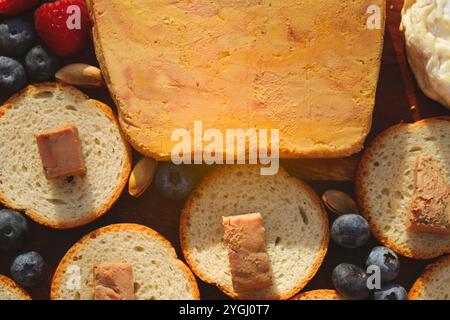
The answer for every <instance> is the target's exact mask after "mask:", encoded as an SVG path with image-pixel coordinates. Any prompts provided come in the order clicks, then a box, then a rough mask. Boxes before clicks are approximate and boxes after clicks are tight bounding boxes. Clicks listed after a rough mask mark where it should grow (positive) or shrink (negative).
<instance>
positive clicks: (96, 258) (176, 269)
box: [50, 224, 200, 300]
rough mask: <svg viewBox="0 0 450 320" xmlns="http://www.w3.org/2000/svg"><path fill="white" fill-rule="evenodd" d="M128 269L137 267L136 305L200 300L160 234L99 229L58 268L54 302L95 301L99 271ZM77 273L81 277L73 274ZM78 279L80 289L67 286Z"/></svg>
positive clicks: (130, 227) (129, 227)
mask: <svg viewBox="0 0 450 320" xmlns="http://www.w3.org/2000/svg"><path fill="white" fill-rule="evenodd" d="M99 263H127V264H130V265H131V267H132V270H133V271H132V273H133V277H134V280H133V281H134V294H135V297H136V299H137V300H198V299H200V292H199V289H198V286H197V282H196V280H195V277H194V275H193V274H192V272H191V270H189V268H188V267H187V266H186V265H185V264H184V263H183V262H182V261H181V260H179V259H178V258H177V255H176V252H175V249H174V248H173V246H172V245H171V244H170V242H169V241H168V240H166V239H165V238H164V237H163V236H162V235H160V234H159V233H158V232H156V231H154V230H153V229H150V228H148V227H146V226H143V225H138V224H114V225H109V226H106V227H103V228H100V229H97V230H95V231H93V232H91V233H89V234H87V235H86V236H84V237H83V238H82V239H81V240H79V241H78V242H77V243H75V244H74V245H73V246H72V248H70V249H69V251H67V253H66V254H65V256H64V257H63V259H62V260H61V262H60V263H59V265H58V268H57V269H56V272H55V274H54V276H53V280H52V284H51V293H50V298H51V299H52V300H92V299H93V298H94V287H95V283H94V265H96V264H99ZM74 272H76V274H75V273H74ZM73 275H75V276H79V277H80V278H79V280H80V281H79V282H78V283H79V284H80V286H79V287H76V286H68V285H67V284H68V283H70V279H71V278H70V277H71V276H73Z"/></svg>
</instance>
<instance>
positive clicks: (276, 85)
mask: <svg viewBox="0 0 450 320" xmlns="http://www.w3.org/2000/svg"><path fill="white" fill-rule="evenodd" d="M88 3H89V6H90V12H91V16H92V20H93V21H94V28H93V36H94V43H95V49H96V54H97V58H98V60H99V62H100V65H101V68H102V71H103V73H104V75H105V81H106V83H107V85H108V88H109V90H110V92H111V96H112V97H113V98H114V100H115V102H116V104H117V106H118V108H119V110H120V121H121V125H122V127H123V128H124V132H125V134H126V136H127V138H128V140H129V141H130V143H131V144H132V145H133V146H134V147H135V148H136V149H137V150H138V151H139V152H141V153H143V154H145V155H146V156H149V157H152V158H155V159H157V160H168V159H170V156H171V151H172V148H173V147H174V145H176V144H177V142H176V141H172V140H171V135H172V133H173V131H174V130H175V129H180V128H186V129H187V130H189V132H191V133H192V132H193V129H194V121H196V120H201V121H202V124H203V128H204V130H207V129H218V130H220V131H221V132H222V133H223V134H224V135H225V131H226V130H227V129H250V128H265V129H279V130H280V137H281V140H280V155H281V157H282V158H299V157H317V158H323V157H330V158H331V157H333V158H336V157H343V156H348V155H351V154H353V153H356V152H357V151H359V150H360V149H361V148H362V146H363V143H364V140H365V137H366V135H367V133H368V132H369V131H370V126H371V119H372V111H373V106H374V101H375V90H376V84H377V80H378V75H379V68H380V61H381V53H382V46H383V34H384V19H385V7H386V1H385V0H354V1H342V0H315V1H311V0H308V1H306V0H302V1H292V0H272V1H259V0H246V1H243V0H242V1H229V0H216V1H169V0H164V1H156V2H155V1H153V0H140V1H132V2H130V1H123V0H95V1H92V0H90V1H88ZM374 7H375V8H378V11H377V12H375V13H374V12H373V8H374ZM369 9H371V10H369ZM368 12H369V13H368ZM374 14H375V15H377V17H376V20H377V21H379V25H375V26H373V25H370V24H369V26H368V23H367V21H368V20H370V16H371V15H374ZM123 17H127V18H126V19H124V18H123ZM330 132H333V134H330ZM218 151H219V152H220V153H222V154H229V153H233V155H234V154H235V153H240V152H243V150H242V149H239V150H238V151H236V150H234V151H233V150H230V149H227V148H226V147H225V146H224V147H223V150H218Z"/></svg>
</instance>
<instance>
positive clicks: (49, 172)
mask: <svg viewBox="0 0 450 320" xmlns="http://www.w3.org/2000/svg"><path fill="white" fill-rule="evenodd" d="M36 141H37V145H38V148H39V154H40V155H41V160H42V165H43V167H44V171H45V175H46V176H47V178H49V179H52V178H58V177H68V176H74V175H79V174H85V173H86V166H85V164H84V160H83V155H82V153H81V144H80V139H79V137H78V129H77V127H76V126H75V125H73V124H67V125H65V126H63V127H60V128H54V129H50V130H46V131H41V132H39V133H37V134H36Z"/></svg>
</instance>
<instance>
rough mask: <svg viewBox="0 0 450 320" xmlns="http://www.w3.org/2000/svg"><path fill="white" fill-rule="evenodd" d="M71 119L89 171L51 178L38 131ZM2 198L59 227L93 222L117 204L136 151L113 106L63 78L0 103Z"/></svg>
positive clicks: (0, 190)
mask: <svg viewBox="0 0 450 320" xmlns="http://www.w3.org/2000/svg"><path fill="white" fill-rule="evenodd" d="M67 124H71V125H73V126H75V127H76V129H77V130H78V137H79V141H80V145H81V157H82V159H83V161H84V165H85V167H86V173H85V174H84V175H81V174H80V175H74V176H69V177H58V178H52V179H50V178H47V177H46V172H45V170H44V168H43V162H42V160H41V156H40V152H39V148H38V143H37V138H36V134H38V133H40V132H43V131H46V130H49V129H50V130H51V129H54V128H60V127H62V126H65V125H67ZM0 132H1V135H0V152H1V154H3V155H4V157H3V160H2V166H1V167H0V200H1V202H3V203H4V204H5V205H6V206H8V207H10V208H14V209H17V210H22V211H24V212H25V213H26V214H27V215H28V216H29V217H30V218H31V219H33V220H34V221H36V222H38V223H40V224H43V225H46V226H49V227H52V228H58V229H66V228H74V227H78V226H81V225H84V224H87V223H89V222H91V221H93V220H95V219H97V218H99V217H100V216H102V215H103V214H104V213H105V212H106V211H108V210H109V208H111V206H112V205H113V203H114V202H115V201H116V200H117V199H118V198H119V196H120V194H121V192H122V190H123V188H124V187H125V185H126V183H127V179H128V176H129V173H130V170H131V150H130V148H129V146H128V144H127V143H126V141H125V139H124V138H123V137H122V134H121V131H120V128H119V124H118V121H117V119H116V117H115V116H114V114H113V112H112V111H111V109H110V108H109V107H108V106H107V105H105V104H103V103H101V102H99V101H96V100H91V99H89V98H88V97H87V96H86V95H85V94H83V93H82V92H81V91H79V90H78V89H75V88H74V87H71V86H68V85H64V84H59V83H42V84H36V85H30V86H28V87H27V88H26V89H24V90H23V91H21V92H19V93H18V94H16V95H14V96H13V97H11V98H10V99H9V100H8V101H6V102H5V104H4V105H3V106H2V107H1V108H0Z"/></svg>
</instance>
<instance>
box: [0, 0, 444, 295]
mask: <svg viewBox="0 0 450 320" xmlns="http://www.w3.org/2000/svg"><path fill="white" fill-rule="evenodd" d="M402 3H403V0H388V6H387V28H386V36H385V46H384V53H383V62H382V68H381V78H380V82H379V85H378V92H377V99H376V107H375V113H374V120H373V129H372V132H371V133H370V135H369V138H368V140H367V141H368V142H370V140H371V139H372V138H373V137H374V136H375V135H376V134H377V133H379V132H380V131H382V130H383V129H385V128H387V127H389V126H391V125H393V124H397V123H399V122H402V121H404V122H411V121H414V120H418V119H420V118H426V117H431V116H438V115H449V114H450V113H449V111H448V110H447V109H445V108H444V107H443V106H441V105H439V104H438V103H435V102H433V101H431V100H430V99H428V98H427V97H425V96H424V95H423V94H422V93H421V92H420V90H419V89H418V88H417V85H416V82H415V80H414V78H413V77H412V75H411V72H410V70H409V68H408V65H407V63H406V60H405V55H404V43H403V38H402V34H401V33H400V32H399V31H398V27H399V22H400V10H401V7H402ZM67 62H87V63H91V64H96V60H95V57H94V55H93V50H92V47H90V48H87V49H86V50H85V52H84V53H83V54H82V55H80V56H78V57H77V58H76V59H72V61H67ZM86 93H87V94H89V95H90V96H91V97H92V98H97V99H99V100H102V101H104V102H106V103H108V104H109V105H111V106H113V103H112V101H111V98H110V97H109V95H108V93H107V91H106V90H103V89H102V90H87V91H86ZM412 105H415V106H416V109H411V106H412ZM3 156H7V155H3ZM134 159H135V160H136V159H139V155H138V154H137V153H135V157H134ZM284 164H285V166H286V167H287V169H288V170H289V167H290V166H291V165H292V161H286V162H284ZM198 170H199V172H200V173H204V171H207V170H208V168H205V167H199V168H198ZM310 183H311V185H312V186H313V187H314V188H315V189H316V191H317V192H318V193H319V194H321V193H322V192H323V191H325V190H326V189H328V188H337V189H341V190H345V191H347V192H350V193H353V185H352V184H351V183H323V182H321V183H318V182H310ZM182 206H183V203H182V202H173V201H167V200H165V199H163V198H162V197H161V196H160V195H159V194H158V193H157V192H156V191H155V190H153V189H152V188H150V189H149V190H147V192H146V193H145V194H144V195H143V196H142V197H140V198H139V199H134V198H132V197H130V196H129V195H128V194H127V192H126V191H125V192H124V193H123V195H122V197H121V198H120V200H119V201H118V202H117V203H116V204H115V206H114V207H113V208H112V210H111V211H110V212H108V213H107V214H106V215H105V216H104V217H102V218H101V219H100V220H98V221H96V222H94V223H92V224H89V225H87V226H84V227H82V228H78V229H74V230H65V231H57V230H50V229H48V228H44V227H42V226H39V225H37V224H35V223H31V240H30V242H29V244H28V246H27V248H25V249H24V251H28V250H35V251H38V252H40V253H41V254H42V255H43V257H44V258H45V260H46V262H47V274H46V279H45V281H43V282H42V284H41V285H39V286H37V287H35V288H31V289H29V290H28V291H29V292H30V293H31V295H32V296H33V298H34V299H48V298H49V288H50V282H51V277H52V275H53V272H54V270H55V268H56V266H57V265H58V262H59V261H60V259H61V258H62V257H63V255H64V254H65V252H66V251H67V250H68V249H69V248H70V247H71V246H72V245H73V244H74V243H75V242H76V241H77V240H78V239H80V238H81V237H82V236H83V235H85V234H86V233H88V232H90V231H92V230H94V229H96V228H99V227H101V226H105V225H108V224H112V223H121V222H133V223H140V224H144V225H147V226H150V227H151V228H153V229H155V230H157V231H158V232H160V233H161V234H163V235H164V236H165V237H167V238H168V239H169V240H170V241H171V242H172V244H173V245H174V246H175V248H176V250H177V253H178V255H179V256H180V257H181V256H182V254H181V250H180V245H179V239H178V219H179V215H180V210H181V208H182ZM333 218H334V217H333V216H332V215H330V221H332V219H333ZM375 245H377V242H376V241H375V240H374V239H372V240H371V241H370V243H369V244H367V245H366V246H365V247H363V248H360V249H356V250H346V249H342V248H339V247H338V246H336V245H335V244H334V243H332V242H331V243H330V247H329V250H328V254H327V257H326V259H325V261H324V263H323V265H322V267H321V268H320V270H319V272H318V273H317V275H316V276H315V277H314V279H313V280H312V281H311V282H310V284H309V285H308V286H307V287H306V288H305V290H311V289H324V288H332V283H331V271H332V269H333V268H334V267H335V266H336V265H337V264H339V263H342V262H350V263H355V264H359V265H361V266H362V265H364V262H365V259H366V257H367V255H368V253H369V251H370V249H371V248H372V247H373V246H375ZM16 254H17V253H15V254H5V253H0V274H6V275H9V266H10V264H11V262H12V259H13V258H14V256H15V255H16ZM430 262H431V261H414V260H411V259H405V258H402V259H401V273H400V276H399V278H398V281H397V282H398V283H400V284H401V285H403V286H405V288H406V289H407V290H408V289H409V288H410V287H411V285H412V283H413V282H414V281H415V279H416V278H417V277H418V276H419V275H420V274H421V272H422V271H423V269H424V267H425V266H426V265H427V264H428V263H430ZM198 283H199V287H200V291H201V295H202V298H203V299H226V296H225V295H224V294H222V293H221V292H220V291H219V290H218V289H217V288H215V287H214V286H210V285H207V284H205V283H203V282H201V281H198Z"/></svg>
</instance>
